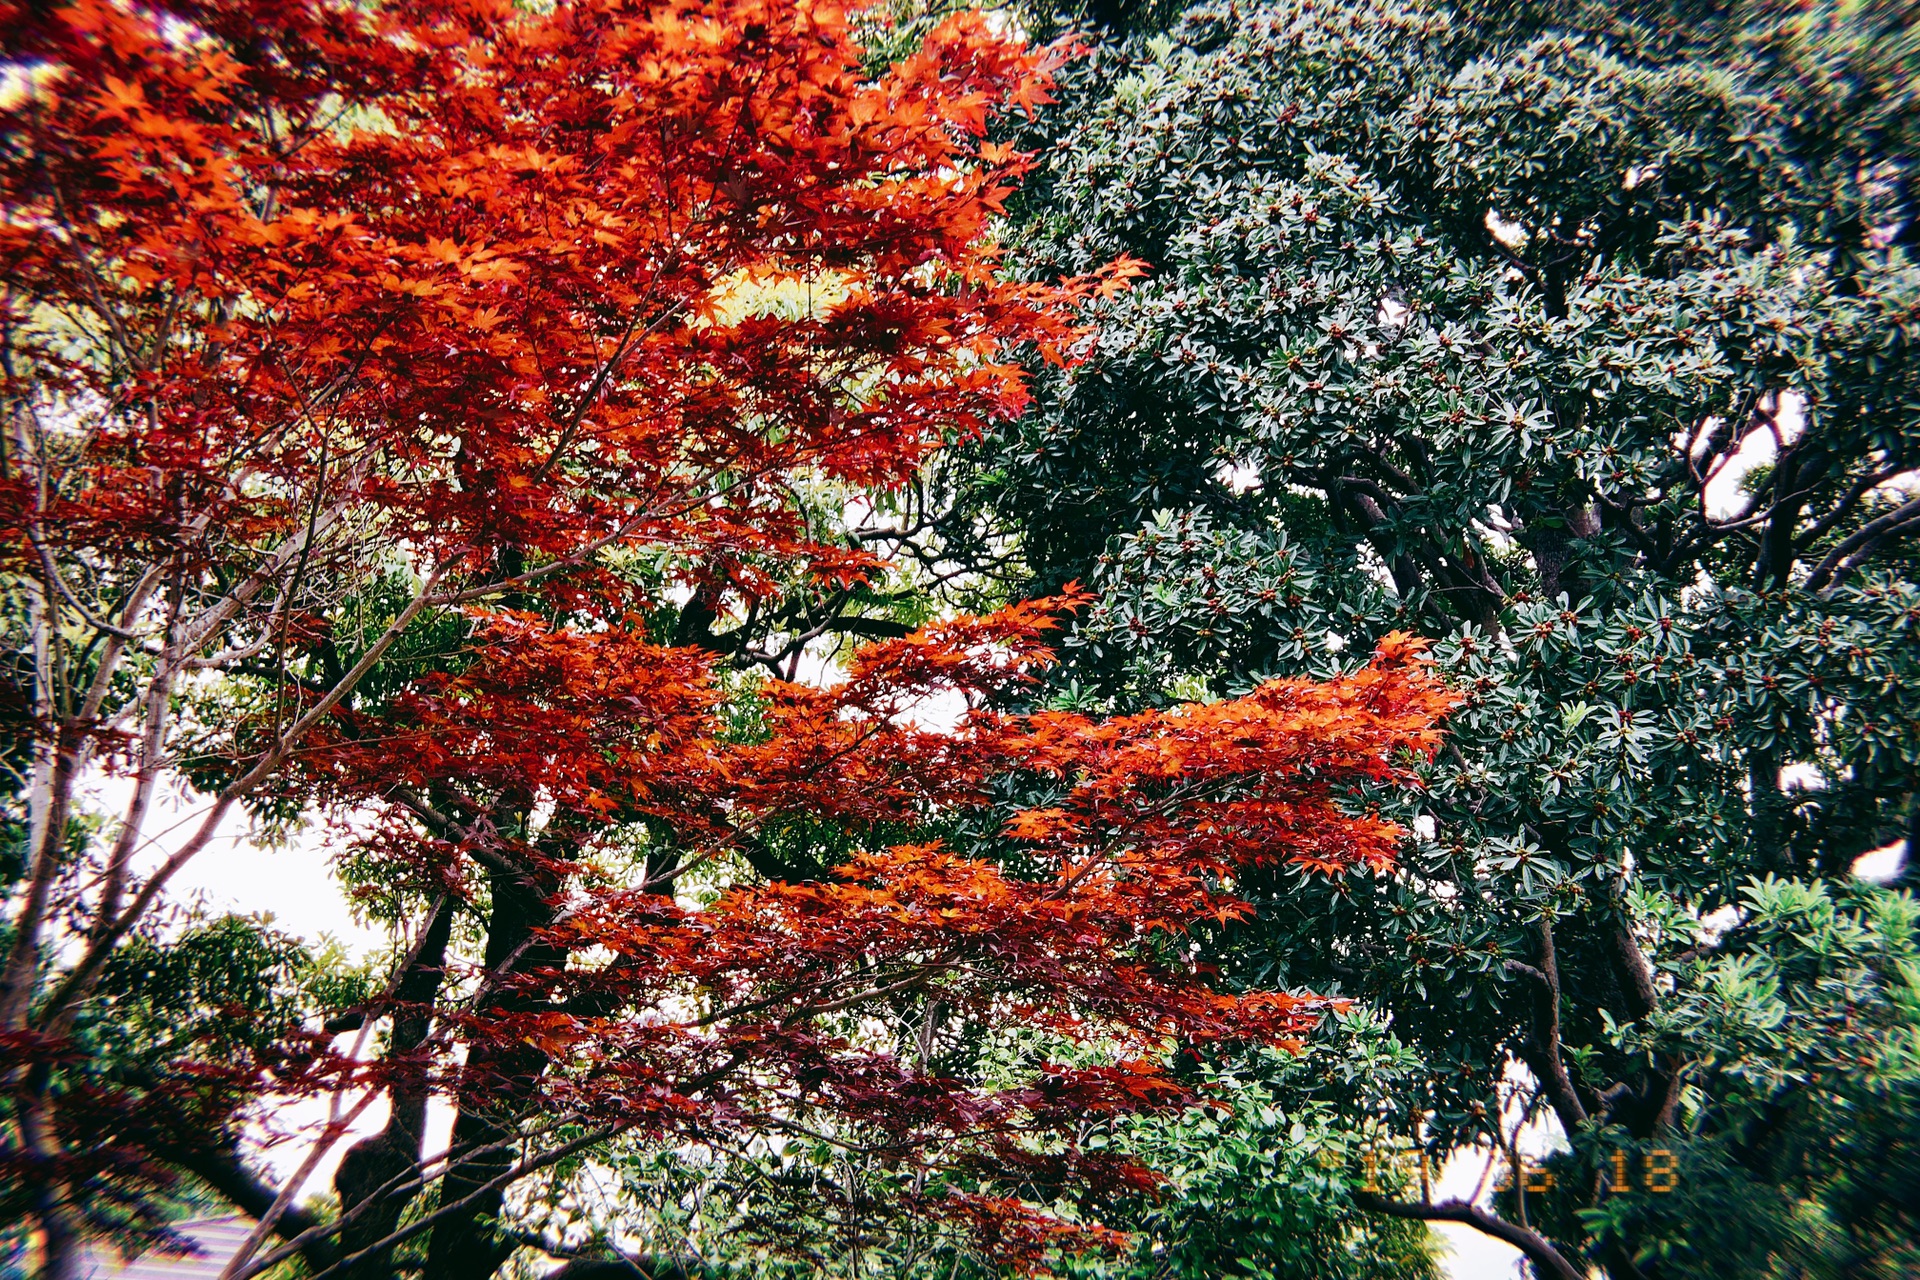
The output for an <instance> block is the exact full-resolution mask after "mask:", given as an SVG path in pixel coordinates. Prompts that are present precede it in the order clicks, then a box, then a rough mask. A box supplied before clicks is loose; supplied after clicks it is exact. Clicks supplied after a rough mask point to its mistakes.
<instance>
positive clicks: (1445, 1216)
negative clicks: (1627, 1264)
mask: <svg viewBox="0 0 1920 1280" xmlns="http://www.w3.org/2000/svg"><path fill="white" fill-rule="evenodd" d="M1350 1194H1351V1195H1352V1197H1353V1202H1354V1203H1355V1204H1356V1205H1359V1206H1360V1207H1361V1208H1362V1209H1365V1210H1366V1211H1367V1212H1369V1213H1383V1214H1386V1215H1387V1216H1388V1217H1393V1218H1411V1219H1413V1220H1415V1221H1418V1222H1464V1223H1466V1224H1467V1225H1468V1226H1470V1227H1472V1228H1474V1229H1475V1230H1476V1231H1480V1232H1483V1233H1485V1234H1486V1235H1490V1236H1492V1237H1493V1238H1494V1239H1496V1240H1502V1241H1505V1242H1506V1243H1507V1244H1510V1245H1512V1246H1513V1247H1514V1248H1516V1249H1518V1250H1519V1251H1520V1252H1521V1253H1523V1254H1525V1255H1526V1257H1527V1261H1529V1262H1531V1263H1532V1264H1533V1265H1534V1268H1535V1269H1536V1270H1537V1271H1538V1272H1539V1273H1540V1274H1541V1275H1543V1276H1551V1277H1553V1280H1586V1276H1585V1273H1584V1272H1582V1271H1581V1270H1580V1269H1579V1268H1577V1267H1575V1266H1574V1264H1573V1263H1572V1262H1570V1261H1568V1260H1567V1257H1566V1255H1565V1254H1563V1253H1561V1252H1560V1251H1559V1250H1558V1249H1556V1248H1554V1247H1553V1242H1552V1241H1551V1240H1548V1239H1547V1238H1546V1237H1545V1236H1543V1235H1541V1234H1540V1233H1539V1232H1538V1231H1535V1230H1533V1229H1532V1228H1531V1227H1522V1226H1516V1225H1515V1224H1513V1223H1511V1222H1508V1221H1507V1220H1506V1219H1504V1218H1501V1217H1498V1216H1496V1215H1495V1214H1492V1213H1489V1212H1488V1211H1487V1210H1485V1209H1482V1208H1481V1207H1480V1206H1479V1205H1476V1204H1469V1203H1467V1202H1466V1201H1464V1200H1443V1201H1441V1202H1440V1203H1439V1204H1409V1203H1407V1202H1406V1201H1403V1200H1389V1199H1387V1198H1386V1197H1385V1196H1381V1195H1376V1194H1375V1193H1373V1192H1371V1191H1361V1190H1357V1189H1356V1190H1354V1191H1352V1192H1351V1193H1350Z"/></svg>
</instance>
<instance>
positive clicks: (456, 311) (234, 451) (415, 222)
mask: <svg viewBox="0 0 1920 1280" xmlns="http://www.w3.org/2000/svg"><path fill="white" fill-rule="evenodd" d="M0 28H4V29H5V30H6V32H7V50H6V61H7V63H8V65H9V66H10V67H12V68H14V69H15V71H16V72H17V73H19V74H20V75H21V76H22V77H23V83H31V85H32V86H33V88H32V89H31V90H30V91H22V92H17V93H12V94H10V95H9V99H10V100H8V101H6V102H5V103H4V105H0V135H3V136H4V137H5V138H6V142H5V143H4V144H0V199H3V200H4V206H5V217H4V220H0V270H4V273H5V277H6V279H7V281H8V289H7V291H6V294H5V296H4V299H3V300H0V320H3V321H4V323H5V324H6V325H8V326H9V329H10V331H11V332H10V341H11V342H12V343H13V344H14V345H15V346H16V347H19V348H21V349H20V350H17V351H16V360H15V362H14V363H12V364H10V365H9V366H8V373H7V376H8V379H9V382H10V385H9V387H8V390H9V392H10V393H18V394H19V395H21V396H22V397H24V398H25V399H26V400H29V401H34V402H37V403H40V404H42V405H47V404H49V403H58V404H60V405H62V406H64V407H65V409H66V411H67V412H70V413H77V414H80V415H81V416H87V417H90V418H91V419H92V420H93V421H92V422H91V423H90V426H91V427H92V429H91V430H90V431H89V432H88V433H87V434H86V437H85V439H84V441H83V442H82V446H81V448H82V455H81V456H80V457H78V458H77V459H75V461H74V463H73V467H72V469H71V471H70V472H69V473H68V474H67V475H66V476H65V477H64V480H65V483H63V484H61V485H58V486H56V487H55V492H54V494H53V495H52V496H51V497H50V498H49V500H48V501H49V504H50V508H51V509H48V510H43V511H39V512H37V513H36V514H37V515H38V516H39V517H40V524H41V525H42V526H43V528H44V533H43V541H44V542H47V543H50V544H51V545H52V547H53V549H54V550H56V551H75V552H77V551H79V550H81V549H88V550H91V551H93V552H95V553H97V554H104V555H121V556H138V557H143V558H144V557H148V556H152V555H154V554H157V553H166V552H169V551H171V552H176V553H185V554H194V553H196V552H199V551H201V549H202V546H203V544H204V543H205V542H206V541H207V535H208V533H209V531H215V532H217V535H218V538H219V540H220V541H221V542H222V543H223V544H227V545H230V544H231V542H233V541H236V540H238V541H242V542H246V541H255V542H257V541H260V540H271V539H273V538H275V537H284V536H287V535H289V534H291V533H293V532H294V531H297V530H298V529H299V528H300V527H301V526H302V524H303V523H307V522H311V521H313V520H315V519H316V518H319V519H320V520H321V521H322V522H323V523H325V522H326V521H327V520H328V519H329V513H334V514H333V518H336V519H337V518H342V514H341V513H344V512H351V511H356V510H357V511H358V512H359V513H360V514H358V515H357V516H355V517H354V518H355V519H357V520H359V521H361V522H362V523H363V527H377V528H378V529H379V530H380V531H381V533H382V535H383V536H385V537H386V538H388V539H392V540H404V545H406V546H408V547H410V548H412V550H413V552H414V553H415V554H416V555H417V556H418V557H419V558H420V559H422V560H423V561H425V562H428V563H451V564H455V565H463V564H464V565H467V566H469V567H473V568H476V569H478V570H480V571H489V570H491V569H492V568H494V567H495V566H496V563H497V556H498V551H499V549H500V548H501V547H502V546H507V547H511V548H513V549H514V550H515V554H516V555H517V556H518V557H519V558H520V559H522V560H531V561H532V562H534V563H538V562H540V561H542V560H552V559H557V558H565V557H568V556H571V555H577V554H579V553H580V552H581V550H582V548H585V547H592V546H596V545H599V544H601V543H603V542H604V541H606V540H609V539H613V540H616V541H624V542H631V543H643V544H648V545H665V546H669V547H675V548H687V549H692V548H698V549H699V550H700V551H702V552H704V553H705V556H704V557H703V556H700V555H690V556H688V557H687V560H688V563H701V562H702V561H703V560H710V559H711V558H713V557H714V556H716V555H726V554H736V555H737V554H741V553H745V552H748V551H752V550H757V549H768V548H771V549H774V550H778V551H782V552H786V553H789V554H796V555H798V554H804V553H806V552H808V551H812V552H815V553H818V554H821V555H824V556H826V557H827V559H826V560H825V561H823V563H822V565H821V566H819V567H820V570H821V571H822V572H828V573H833V574H838V575H841V576H844V575H846V574H848V573H857V572H858V571H859V569H860V568H861V567H862V566H861V564H858V563H856V564H848V563H845V561H846V560H847V556H846V554H845V553H844V551H843V552H841V553H839V554H837V555H836V554H834V553H833V552H831V550H830V549H828V548H823V547H819V546H817V545H811V544H808V542H807V540H806V539H805V538H804V537H803V536H802V530H801V526H800V524H799V522H798V521H797V520H796V518H795V517H794V515H793V513H792V511H791V510H790V503H789V502H788V501H787V498H786V496H785V494H784V492H783V490H782V489H781V487H780V482H781V481H782V480H784V479H785V478H787V477H790V476H792V475H794V474H796V473H801V472H807V473H814V474H825V475H830V476H835V477H839V478H843V479H846V480H849V481H852V482H855V483H862V484H888V483H894V482H898V481H899V480H901V479H902V478H904V477H906V476H907V475H909V474H910V473H911V472H912V470H913V469H914V468H915V466H916V465H917V464H918V463H919V462H920V460H921V459H922V458H923V457H924V455H925V453H926V451H927V450H928V449H929V448H931V447H933V446H934V445H935V444H937V443H939V442H940V441H941V440H943V439H950V438H953V437H954V436H956V435H966V434H968V433H971V432H974V431H977V430H978V429H979V428H980V427H981V426H982V425H983V424H984V423H985V422H986V421H988V420H989V419H991V418H993V417H997V416H1002V415H1006V414H1009V413H1016V412H1018V411H1019V409H1020V408H1021V407H1022V406H1023V405H1024V403H1025V401H1026V392H1025V390H1024V388H1023V385H1022V382H1021V379H1020V377H1019V375H1018V372H1017V370H1016V369H1015V368H1014V367H1013V366H1012V365H1011V364H1009V363H1007V360H1008V356H1009V354H1010V350H1009V349H1010V346H1011V345H1012V344H1019V343H1032V344H1038V345H1039V346H1040V347H1041V348H1043V349H1045V350H1046V351H1048V352H1049V353H1051V354H1054V355H1056V356H1058V355H1059V354H1060V353H1061V352H1062V350H1063V349H1064V347H1065V346H1066V345H1067V344H1069V343H1070V342H1071V341H1072V340H1073V338H1074V335H1075V330H1074V328H1073V323H1072V318H1071V315H1070V312H1069V309H1068V308H1067V307H1066V306H1064V305H1063V304H1064V303H1068V302H1070V301H1071V300H1072V299H1073V298H1075V297H1077V296H1082V295H1084V294H1085V293H1087V292H1088V291H1089V290H1092V289H1094V288H1098V287H1102V283H1101V282H1100V281H1093V280H1089V281H1084V282H1079V283H1075V284H1071V285H1068V286H1064V287H1047V286H1029V285H1021V284H1017V283H1014V282H1010V281H1007V280H1004V279H1002V278H1000V277H999V276H998V275H997V274H996V271H995V260H996V254H995V251H994V249H993V247H992V245H991V243H990V241H989V240H988V239H987V237H986V234H985V232H986V228H987V225H988V223H989V221H990V220H991V219H992V217H993V216H994V215H995V214H996V213H997V212H998V211H999V209H1000V207H1001V201H1002V200H1003V199H1004V197H1005V195H1006V194H1007V192H1008V191H1009V190H1010V189H1011V188H1010V184H1011V183H1012V181H1013V180H1014V179H1015V178H1017V176H1018V175H1019V174H1020V173H1021V172H1022V171H1023V169H1024V168H1025V166H1026V161H1025V159H1024V158H1023V157H1021V156H1019V155H1017V154H1014V153H1012V152H1010V151H1008V150H1007V149H1005V148H1003V147H998V146H995V145H993V144H990V143H988V142H987V141H985V138H984V129H985V122H986V118H987V115H988V113H989V111H990V110H993V109H1000V108H1004V107H1005V106H1007V105H1009V104H1014V105H1019V104H1025V105H1031V104H1033V103H1034V102H1037V101H1038V100H1040V99H1041V98H1042V97H1044V95H1045V91H1046V85H1047V72H1048V68H1049V67H1050V65H1051V64H1052V61H1053V59H1054V58H1055V57H1056V55H1053V54H1049V53H1045V52H1034V51H1029V50H1027V49H1025V48H1023V47H1022V46H1020V45H1018V44H1017V43H1014V42H1012V41H1010V40H1008V39H1005V38H1000V37H996V36H994V35H992V34H991V33H990V32H989V31H988V29H987V27H986V26H985V24H984V21H983V19H982V18H980V17H979V16H978V15H967V16H961V17H956V18H954V19H952V20H951V21H949V22H948V23H946V24H945V25H943V26H942V27H941V28H940V29H939V30H938V31H937V32H935V33H934V35H933V36H932V37H931V38H930V39H929V40H928V41H927V43H926V45H925V47H924V48H923V49H922V50H921V51H920V52H919V53H917V54H915V55H914V56H913V57H911V58H908V59H907V60H905V61H904V62H902V63H901V64H899V65H897V66H896V67H894V68H893V69H892V70H891V71H890V72H889V73H888V74H886V75H884V76H883V77H881V78H880V79H879V80H878V81H877V82H871V83H869V82H865V81H863V79H862V77H861V73H860V68H859V63H858V48H857V46H856V45H855V44H854V43H853V41H852V40H851V38H850V34H849V29H848V25H847V17H846V15H845V14H844V13H843V12H842V11H841V10H840V9H838V8H836V7H834V6H832V5H826V4H821V5H813V4H795V3H792V0H703V2H701V3H673V4H663V3H652V2H647V3H629V2H627V0H582V2H577V3H569V4H564V5H560V6H557V7H555V8H553V9H551V10H545V9H537V10H529V9H527V8H525V7H524V6H516V5H513V4H511V3H508V2H507V0H407V2H406V3H399V4H382V5H371V6H365V5H352V4H347V3H339V2H335V0H300V2H298V3H293V4H271V5H269V4H264V3H259V2H258V0H214V2H212V3H201V2H198V0H187V2H183V3H179V4H171V5H166V6H162V7H160V8H148V7H146V6H133V5H125V4H120V3H115V0H74V3H72V4H70V5H66V6H63V7H59V8H52V7H49V6H42V5H22V4H16V3H12V2H11V0H9V2H8V3H4V4H0ZM779 281H786V282H796V281H797V282H801V283H803V284H805V285H807V286H809V287H815V286H817V287H818V288H819V289H820V290H821V299H822V300H821V301H820V302H819V304H818V305H815V306H814V307H813V308H812V309H811V311H810V312H809V313H808V314H806V315H803V316H800V317H797V318H795V317H792V316H782V315H773V314H767V313H766V312H767V308H765V307H763V306H762V307H756V306H755V305H753V303H752V298H753V290H754V289H755V288H756V287H761V286H765V285H767V284H769V283H770V282H779ZM80 337H86V338H90V339H93V341H91V342H76V338H80ZM103 352H104V353H105V354H104V355H103V354H102V353H103ZM29 354H30V356H31V358H30V359H22V358H19V357H21V356H23V355H29ZM23 503H24V495H23ZM14 505H16V504H12V503H10V504H9V506H10V507H12V506H14ZM27 505H30V504H27ZM369 511H377V512H378V513H379V515H378V516H377V517H375V516H372V515H370V514H368V512H369ZM373 521H377V523H367V522H373ZM8 524H9V525H10V526H13V528H12V530H11V532H12V534H13V536H12V537H11V538H10V543H11V548H10V549H11V553H12V554H15V555H18V554H21V553H23V552H24V551H25V550H26V547H25V545H24V542H23V541H22V540H21V538H20V536H19V533H18V524H17V523H16V522H15V521H12V520H10V521H8ZM856 559H858V557H856Z"/></svg>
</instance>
